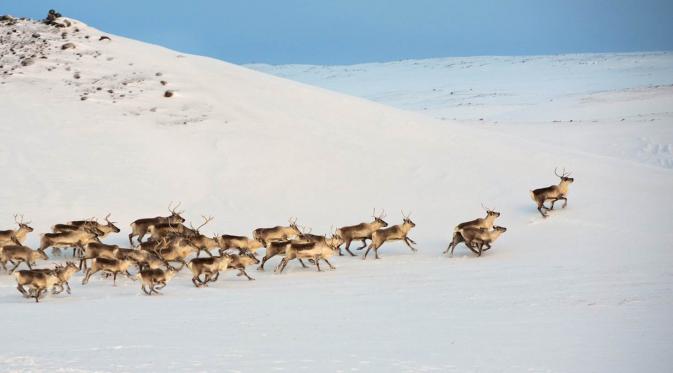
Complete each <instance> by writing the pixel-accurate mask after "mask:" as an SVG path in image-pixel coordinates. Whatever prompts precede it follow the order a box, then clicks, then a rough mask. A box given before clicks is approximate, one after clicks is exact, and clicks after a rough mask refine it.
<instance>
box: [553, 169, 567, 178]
mask: <svg viewBox="0 0 673 373" xmlns="http://www.w3.org/2000/svg"><path fill="white" fill-rule="evenodd" d="M554 175H556V176H558V177H560V178H564V177H568V176H570V173H569V172H568V173H566V169H565V167H563V174H562V175H559V174H558V167H554Z"/></svg>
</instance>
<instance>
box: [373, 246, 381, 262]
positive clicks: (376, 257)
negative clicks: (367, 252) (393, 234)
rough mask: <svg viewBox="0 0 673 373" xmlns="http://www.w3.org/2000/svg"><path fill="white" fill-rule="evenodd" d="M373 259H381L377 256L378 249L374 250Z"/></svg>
mask: <svg viewBox="0 0 673 373" xmlns="http://www.w3.org/2000/svg"><path fill="white" fill-rule="evenodd" d="M379 247H380V246H379ZM374 259H381V257H380V256H379V248H378V247H375V248H374Z"/></svg>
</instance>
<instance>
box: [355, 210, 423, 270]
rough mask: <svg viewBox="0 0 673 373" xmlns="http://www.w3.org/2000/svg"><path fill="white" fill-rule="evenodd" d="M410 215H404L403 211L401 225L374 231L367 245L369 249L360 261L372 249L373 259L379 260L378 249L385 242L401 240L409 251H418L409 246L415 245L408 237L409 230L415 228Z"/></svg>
mask: <svg viewBox="0 0 673 373" xmlns="http://www.w3.org/2000/svg"><path fill="white" fill-rule="evenodd" d="M410 215H411V213H409V215H404V211H402V218H403V220H402V224H398V225H393V226H392V227H390V228H383V229H379V230H377V231H374V233H372V243H371V244H369V247H368V248H367V251H365V255H364V256H363V257H362V260H364V259H367V254H368V253H369V250H371V249H374V257H375V258H376V259H379V252H378V251H379V247H381V245H383V243H384V242H387V241H397V240H403V241H404V243H405V244H406V245H407V246H409V248H410V249H411V251H413V252H416V251H418V250H417V249H416V248H415V247H413V246H411V244H412V243H413V244H416V242H414V240H412V239H411V238H409V237H408V235H409V231H410V230H411V228H413V227H415V226H416V224H415V223H414V222H413V221H411V219H409V216H410Z"/></svg>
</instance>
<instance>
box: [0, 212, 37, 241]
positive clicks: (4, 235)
mask: <svg viewBox="0 0 673 373" xmlns="http://www.w3.org/2000/svg"><path fill="white" fill-rule="evenodd" d="M14 221H15V222H16V224H17V225H18V226H19V228H18V229H8V230H4V231H0V247H2V246H4V245H11V244H16V245H22V244H23V242H24V241H25V240H26V236H28V233H30V232H32V231H33V228H31V227H30V226H29V225H28V224H30V222H24V221H23V215H14Z"/></svg>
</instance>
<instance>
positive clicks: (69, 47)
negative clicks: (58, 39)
mask: <svg viewBox="0 0 673 373" xmlns="http://www.w3.org/2000/svg"><path fill="white" fill-rule="evenodd" d="M75 48H76V46H75V44H73V43H65V44H63V45H61V50H66V49H75Z"/></svg>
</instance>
